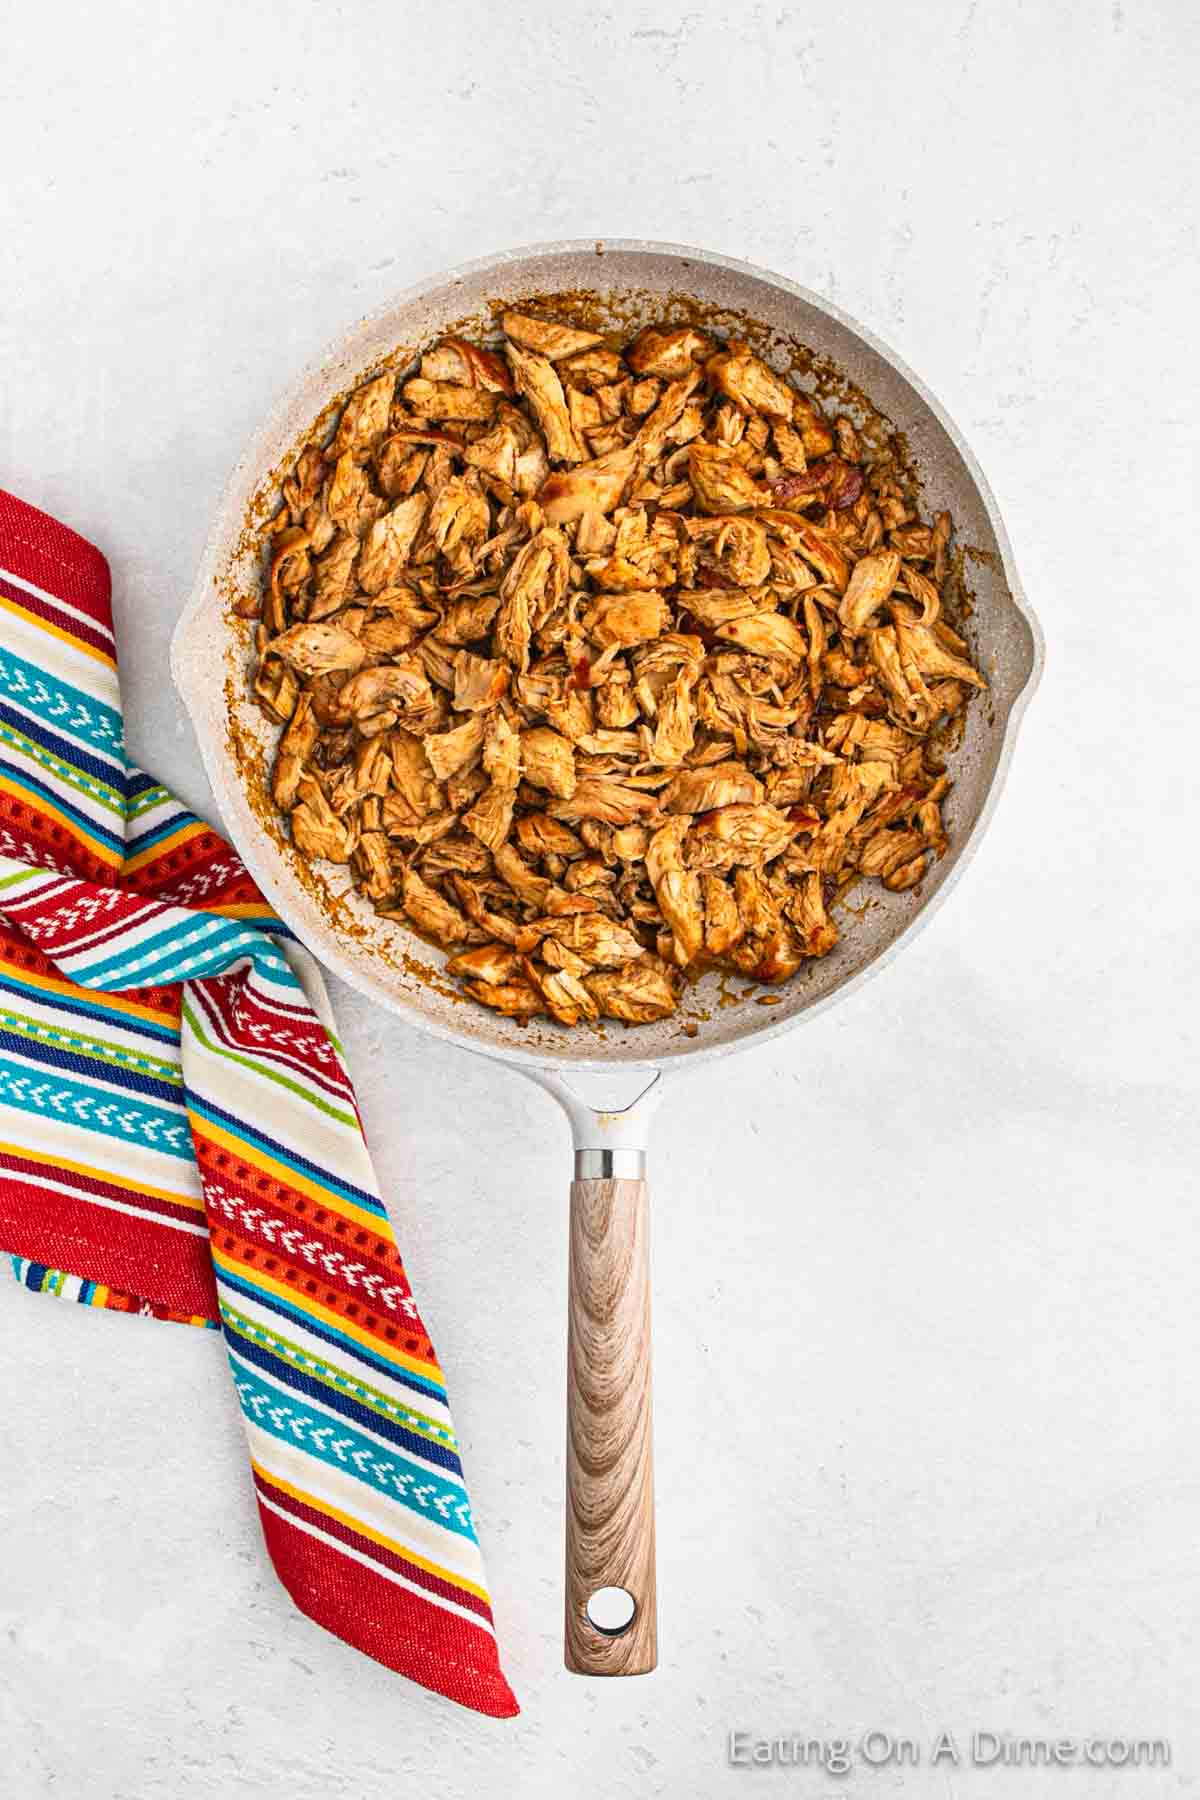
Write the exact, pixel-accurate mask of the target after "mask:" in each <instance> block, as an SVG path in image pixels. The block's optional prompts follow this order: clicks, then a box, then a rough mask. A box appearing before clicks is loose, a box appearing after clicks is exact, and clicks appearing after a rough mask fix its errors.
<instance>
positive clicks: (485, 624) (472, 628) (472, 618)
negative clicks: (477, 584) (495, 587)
mask: <svg viewBox="0 0 1200 1800" xmlns="http://www.w3.org/2000/svg"><path fill="white" fill-rule="evenodd" d="M499 610H500V596H499V594H498V593H497V594H466V595H464V596H463V598H462V599H461V600H455V601H454V603H453V604H452V605H451V606H448V607H447V608H446V612H445V615H444V617H443V619H442V622H441V624H440V625H439V627H438V636H439V637H440V638H441V640H442V642H443V644H450V645H454V646H459V647H461V646H462V645H464V644H475V643H478V642H479V640H480V638H484V637H486V636H487V634H488V632H489V630H490V629H491V624H492V620H493V619H494V618H495V617H496V614H497V613H498V612H499Z"/></svg>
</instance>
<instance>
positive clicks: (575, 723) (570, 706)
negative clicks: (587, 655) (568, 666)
mask: <svg viewBox="0 0 1200 1800" xmlns="http://www.w3.org/2000/svg"><path fill="white" fill-rule="evenodd" d="M583 660H585V661H586V659H583ZM546 717H547V718H548V719H549V721H550V723H551V725H552V726H553V727H554V729H555V731H558V732H561V734H562V736H563V737H565V738H570V740H571V742H572V743H573V744H577V743H578V742H579V740H580V739H581V738H585V737H586V736H587V735H588V733H589V732H590V731H591V730H592V727H593V725H594V723H595V721H594V719H593V716H592V696H591V694H590V693H588V692H587V691H586V690H585V689H583V688H580V687H576V686H573V685H572V684H571V683H568V685H567V688H566V691H565V692H564V693H563V695H562V697H561V699H551V700H547V702H546Z"/></svg>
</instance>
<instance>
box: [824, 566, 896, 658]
mask: <svg viewBox="0 0 1200 1800" xmlns="http://www.w3.org/2000/svg"><path fill="white" fill-rule="evenodd" d="M899 573H900V556H899V553H898V552H897V551H895V550H872V552H871V554H870V555H869V556H860V557H859V559H858V561H857V562H856V563H855V565H854V568H853V570H852V571H851V574H850V581H849V585H848V586H847V588H846V591H845V593H844V594H843V595H842V600H841V605H840V606H839V607H838V618H839V619H840V620H841V623H842V628H843V630H845V631H847V632H849V634H850V636H851V637H857V636H858V635H859V633H860V632H861V631H863V630H864V629H865V627H866V625H867V623H868V621H869V620H870V618H871V616H872V614H873V613H876V612H878V610H879V608H880V607H881V606H882V605H883V603H884V601H885V600H886V599H887V597H888V595H889V594H890V593H891V591H892V589H893V588H894V587H895V585H896V577H897V575H898V574H899Z"/></svg>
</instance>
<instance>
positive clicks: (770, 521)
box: [758, 508, 850, 594]
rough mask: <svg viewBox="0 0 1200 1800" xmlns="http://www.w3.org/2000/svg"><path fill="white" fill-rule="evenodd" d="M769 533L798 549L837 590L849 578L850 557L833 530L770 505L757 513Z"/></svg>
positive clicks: (824, 580)
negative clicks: (770, 507)
mask: <svg viewBox="0 0 1200 1800" xmlns="http://www.w3.org/2000/svg"><path fill="white" fill-rule="evenodd" d="M758 517H759V520H760V521H761V523H762V524H764V525H765V526H766V528H767V532H768V534H769V536H771V537H773V538H778V539H779V540H780V541H781V542H782V543H784V544H786V545H787V546H788V547H789V548H790V549H793V550H798V551H799V553H800V555H801V556H802V557H803V558H804V560H805V562H807V563H810V564H811V565H812V567H813V568H814V569H815V570H816V572H817V574H818V575H819V576H820V578H821V580H822V582H827V583H828V584H829V586H830V587H832V588H834V589H836V591H837V592H838V593H839V594H841V593H843V592H844V591H845V588H846V583H847V582H848V581H849V579H850V558H849V557H848V556H847V555H846V552H845V549H844V548H843V546H842V541H841V539H840V538H839V537H838V535H837V533H836V532H834V531H830V530H828V529H827V528H826V527H825V526H824V525H813V524H812V523H811V522H810V521H809V520H808V519H802V518H801V517H800V515H799V513H791V512H778V511H776V510H775V509H774V508H772V509H771V510H770V511H767V512H760V513H759V514H758Z"/></svg>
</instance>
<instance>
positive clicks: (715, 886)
mask: <svg viewBox="0 0 1200 1800" xmlns="http://www.w3.org/2000/svg"><path fill="white" fill-rule="evenodd" d="M700 892H701V896H702V898H703V900H704V950H705V954H706V955H708V956H715V957H721V956H727V955H728V954H729V952H730V951H731V950H732V949H733V947H734V945H735V944H738V943H740V942H741V939H742V936H743V933H744V932H745V929H746V928H745V926H744V925H743V923H742V915H741V913H740V912H739V911H738V905H737V901H736V900H735V898H734V895H733V890H732V888H731V887H730V886H729V883H728V882H727V881H724V880H723V879H722V878H721V876H720V875H714V874H713V872H712V870H711V869H705V870H704V871H703V872H702V874H701V876H700Z"/></svg>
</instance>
